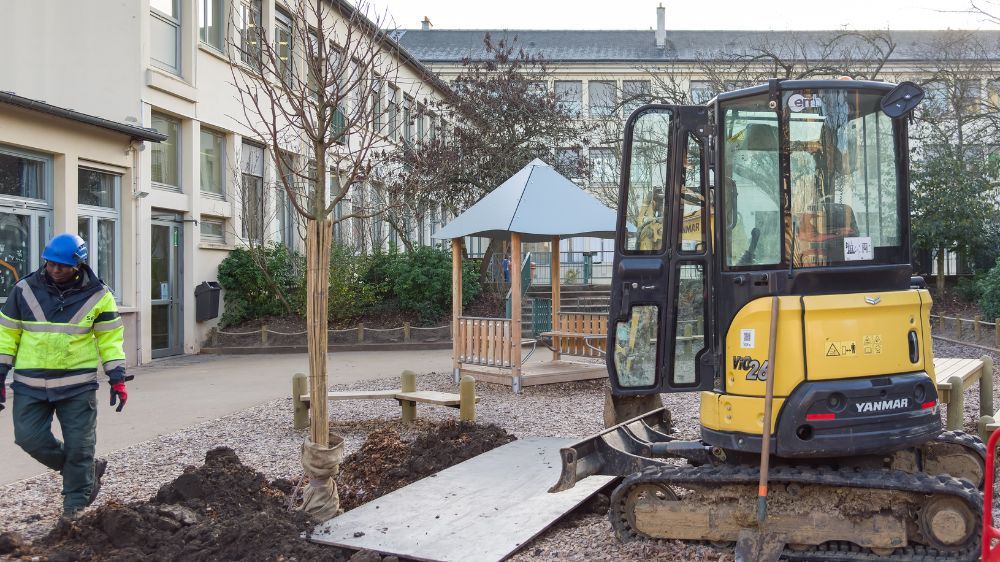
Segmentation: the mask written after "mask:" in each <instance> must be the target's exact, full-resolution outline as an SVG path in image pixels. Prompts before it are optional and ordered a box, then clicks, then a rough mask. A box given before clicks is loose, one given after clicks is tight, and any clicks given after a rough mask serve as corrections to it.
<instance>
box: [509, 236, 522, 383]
mask: <svg viewBox="0 0 1000 562" xmlns="http://www.w3.org/2000/svg"><path fill="white" fill-rule="evenodd" d="M510 291H511V303H510V332H511V334H510V341H511V346H512V349H511V355H510V357H511V373H510V375H511V377H512V380H511V384H512V385H513V387H514V392H520V390H521V234H520V233H519V232H511V233H510Z"/></svg>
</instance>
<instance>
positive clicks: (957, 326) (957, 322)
mask: <svg viewBox="0 0 1000 562" xmlns="http://www.w3.org/2000/svg"><path fill="white" fill-rule="evenodd" d="M955 339H956V340H960V339H962V318H961V317H959V316H956V317H955Z"/></svg>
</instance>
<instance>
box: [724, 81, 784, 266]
mask: <svg viewBox="0 0 1000 562" xmlns="http://www.w3.org/2000/svg"><path fill="white" fill-rule="evenodd" d="M721 136H722V139H721V140H722V145H723V157H722V162H723V164H724V172H723V177H724V178H725V179H724V182H723V188H724V189H723V194H722V196H723V201H724V203H725V212H726V217H725V224H726V228H725V229H724V231H723V232H724V246H725V256H726V261H725V263H726V265H728V266H737V267H744V266H758V265H771V264H777V263H780V262H781V228H780V225H781V212H780V208H781V207H780V205H781V188H780V183H779V167H778V116H777V114H776V113H775V112H774V111H773V110H771V109H769V108H768V99H767V96H754V97H751V98H746V99H743V100H739V101H737V102H734V103H733V104H732V105H729V106H727V107H726V109H725V113H724V115H723V121H722V131H721Z"/></svg>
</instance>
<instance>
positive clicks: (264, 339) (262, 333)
mask: <svg viewBox="0 0 1000 562" xmlns="http://www.w3.org/2000/svg"><path fill="white" fill-rule="evenodd" d="M260 345H261V347H267V324H261V325H260Z"/></svg>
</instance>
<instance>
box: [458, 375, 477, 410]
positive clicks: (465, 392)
mask: <svg viewBox="0 0 1000 562" xmlns="http://www.w3.org/2000/svg"><path fill="white" fill-rule="evenodd" d="M458 395H459V397H460V398H459V402H458V419H460V420H462V421H476V379H474V378H472V375H465V376H464V377H462V384H461V385H460V386H459V390H458Z"/></svg>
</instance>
